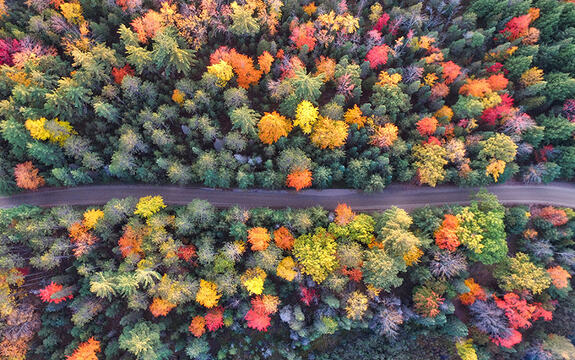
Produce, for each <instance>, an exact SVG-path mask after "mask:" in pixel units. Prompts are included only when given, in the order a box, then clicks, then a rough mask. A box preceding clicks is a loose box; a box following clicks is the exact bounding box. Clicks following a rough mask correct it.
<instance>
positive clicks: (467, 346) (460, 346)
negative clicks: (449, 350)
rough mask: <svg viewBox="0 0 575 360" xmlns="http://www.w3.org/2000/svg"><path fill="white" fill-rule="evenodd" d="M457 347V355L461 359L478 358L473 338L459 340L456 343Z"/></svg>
mask: <svg viewBox="0 0 575 360" xmlns="http://www.w3.org/2000/svg"><path fill="white" fill-rule="evenodd" d="M455 348H456V349H457V355H459V357H460V358H461V360H477V353H476V352H475V347H473V340H471V339H469V340H466V341H458V342H456V343H455Z"/></svg>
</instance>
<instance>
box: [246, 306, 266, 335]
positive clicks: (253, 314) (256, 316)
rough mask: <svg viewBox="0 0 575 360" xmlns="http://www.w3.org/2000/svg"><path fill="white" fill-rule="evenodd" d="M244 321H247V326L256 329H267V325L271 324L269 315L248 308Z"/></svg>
mask: <svg viewBox="0 0 575 360" xmlns="http://www.w3.org/2000/svg"><path fill="white" fill-rule="evenodd" d="M245 319H246V321H247V322H248V327H249V328H252V329H256V330H258V331H268V327H269V326H270V324H271V318H270V316H269V315H267V314H265V313H262V312H258V311H255V310H254V309H250V310H249V311H248V312H247V314H246V316H245Z"/></svg>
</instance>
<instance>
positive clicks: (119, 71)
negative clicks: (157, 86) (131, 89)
mask: <svg viewBox="0 0 575 360" xmlns="http://www.w3.org/2000/svg"><path fill="white" fill-rule="evenodd" d="M126 75H134V69H132V67H131V66H130V65H129V64H128V65H126V66H124V67H123V68H113V69H112V76H113V77H114V82H115V83H116V84H121V83H122V80H124V76H126Z"/></svg>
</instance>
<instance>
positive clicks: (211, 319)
mask: <svg viewBox="0 0 575 360" xmlns="http://www.w3.org/2000/svg"><path fill="white" fill-rule="evenodd" d="M205 320H206V327H207V328H208V330H209V331H216V330H218V329H219V328H221V327H222V326H224V309H223V308H221V307H217V308H215V309H211V310H210V311H208V313H207V315H206V316H205Z"/></svg>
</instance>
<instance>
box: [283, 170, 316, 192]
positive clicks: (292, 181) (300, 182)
mask: <svg viewBox="0 0 575 360" xmlns="http://www.w3.org/2000/svg"><path fill="white" fill-rule="evenodd" d="M311 181H312V175H311V171H309V170H307V169H306V170H295V171H292V172H291V173H290V174H288V176H287V179H286V185H287V186H289V187H292V188H294V189H296V190H297V191H300V190H301V189H304V188H307V187H310V186H311Z"/></svg>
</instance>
